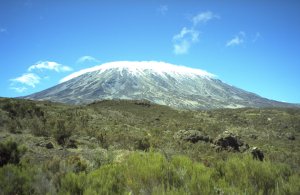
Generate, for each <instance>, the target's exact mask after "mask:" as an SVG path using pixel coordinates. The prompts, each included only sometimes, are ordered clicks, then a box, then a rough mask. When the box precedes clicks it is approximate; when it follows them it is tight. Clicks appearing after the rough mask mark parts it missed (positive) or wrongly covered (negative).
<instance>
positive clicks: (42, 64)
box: [28, 61, 72, 72]
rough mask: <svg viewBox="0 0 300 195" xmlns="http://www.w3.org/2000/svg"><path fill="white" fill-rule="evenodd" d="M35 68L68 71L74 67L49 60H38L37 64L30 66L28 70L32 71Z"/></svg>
mask: <svg viewBox="0 0 300 195" xmlns="http://www.w3.org/2000/svg"><path fill="white" fill-rule="evenodd" d="M34 69H38V70H42V69H47V70H54V71H56V72H67V71H71V70H72V68H71V67H69V66H64V65H61V64H58V63H56V62H49V61H40V62H37V63H36V64H35V65H32V66H30V67H29V68H28V71H32V70H34Z"/></svg>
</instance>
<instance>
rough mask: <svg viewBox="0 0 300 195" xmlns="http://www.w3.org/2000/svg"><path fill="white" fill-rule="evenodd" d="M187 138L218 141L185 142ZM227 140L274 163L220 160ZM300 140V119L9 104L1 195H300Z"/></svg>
mask: <svg viewBox="0 0 300 195" xmlns="http://www.w3.org/2000/svg"><path fill="white" fill-rule="evenodd" d="M180 130H184V131H182V132H188V131H189V130H192V131H190V132H195V131H199V132H201V133H199V134H197V135H205V136H206V135H207V136H209V139H206V141H205V140H201V139H200V140H199V141H195V142H190V141H186V140H184V139H178V138H177V137H176V135H177V133H178V132H179V131H180ZM194 130H195V131H194ZM226 130H228V131H230V132H233V133H234V134H236V135H239V137H240V138H241V140H242V141H243V142H245V143H247V144H249V145H250V147H253V146H256V147H258V148H260V149H261V150H262V151H263V152H264V155H265V160H264V161H263V162H261V161H258V160H255V159H253V158H252V157H251V156H250V155H251V154H250V152H249V151H246V152H244V153H242V152H238V151H231V152H230V151H228V150H220V151H219V152H217V151H216V148H215V147H213V141H214V139H216V137H218V135H220V134H222V133H223V132H224V131H226ZM299 139H300V110H299V109H282V108H281V109H267V108H266V109H253V108H243V109H236V110H231V109H220V110H207V111H179V110H173V109H170V108H168V107H165V106H159V105H154V104H149V103H148V104H147V106H145V105H144V104H140V103H139V102H135V101H102V102H96V103H93V104H89V105H86V106H70V105H64V104H56V103H50V102H34V101H29V100H17V99H3V98H2V99H1V98H0V149H1V150H2V151H6V153H5V154H9V155H2V153H1V160H3V159H5V158H4V157H5V156H6V157H8V159H10V160H8V161H7V160H5V163H3V166H2V167H1V168H0V177H1V179H0V194H47V193H49V194H57V193H58V194H68V193H69V194H124V193H125V194H126V193H127V194H128V193H132V194H143V193H144V194H199V193H201V194H222V193H224V194H299V192H300V186H299V183H300V176H299V174H300V153H299V151H300V142H299ZM9 140H10V141H9ZM8 143H10V144H8ZM12 143H14V144H12ZM50 143H51V144H50ZM49 144H50V145H52V147H47V145H49ZM70 144H73V145H76V147H71V146H70ZM21 145H22V147H20V146H21ZM23 145H24V146H26V148H27V150H26V152H25V153H24V152H23V151H24V150H23V149H22V148H23ZM3 148H4V149H3ZM7 151H10V152H7ZM3 154H4V153H3ZM15 154H18V155H15ZM21 154H24V155H21ZM10 155H11V156H10ZM15 157H16V158H15ZM14 159H15V160H14ZM16 159H18V160H16ZM3 162H4V161H3ZM11 184H14V185H18V188H13V187H12V186H11Z"/></svg>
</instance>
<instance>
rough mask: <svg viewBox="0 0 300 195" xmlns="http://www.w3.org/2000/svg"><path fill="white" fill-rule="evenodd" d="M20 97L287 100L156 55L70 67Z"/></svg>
mask: <svg viewBox="0 0 300 195" xmlns="http://www.w3.org/2000/svg"><path fill="white" fill-rule="evenodd" d="M24 98H26V99H34V100H50V101H55V102H62V103H71V104H81V103H91V102H93V101H96V100H104V99H133V100H140V99H146V100H149V101H151V102H154V103H157V104H162V105H168V106H171V107H174V108H184V109H209V108H240V107H290V106H292V104H287V103H282V102H277V101H273V100H268V99H266V98H262V97H260V96H258V95H256V94H253V93H250V92H247V91H244V90H242V89H239V88H236V87H234V86H231V85H228V84H225V83H223V82H222V81H220V80H219V79H217V78H216V77H215V76H214V75H213V74H211V73H208V72H206V71H203V70H199V69H192V68H188V67H184V66H177V65H173V64H169V63H165V62H155V61H143V62H130V61H118V62H110V63H105V64H102V65H99V66H95V67H92V68H88V69H84V70H81V71H79V72H75V73H73V74H71V75H69V76H67V77H65V78H63V79H62V80H61V83H60V84H58V85H56V86H54V87H51V88H49V89H46V90H44V91H41V92H38V93H35V94H32V95H29V96H26V97H24Z"/></svg>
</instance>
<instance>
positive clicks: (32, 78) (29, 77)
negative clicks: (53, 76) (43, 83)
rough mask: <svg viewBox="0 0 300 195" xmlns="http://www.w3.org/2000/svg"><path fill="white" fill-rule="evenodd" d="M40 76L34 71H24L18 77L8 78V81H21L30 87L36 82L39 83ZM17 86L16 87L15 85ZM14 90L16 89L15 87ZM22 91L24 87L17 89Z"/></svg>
mask: <svg viewBox="0 0 300 195" xmlns="http://www.w3.org/2000/svg"><path fill="white" fill-rule="evenodd" d="M40 80H41V78H40V77H39V76H38V75H36V74H34V73H25V74H23V75H22V76H20V77H17V78H14V79H10V81H11V82H12V83H13V84H14V83H21V84H24V85H27V86H30V87H33V88H34V87H35V85H36V84H39V83H40ZM15 88H17V87H15ZM15 90H16V89H15ZM22 90H23V91H24V90H25V89H22V88H19V91H22Z"/></svg>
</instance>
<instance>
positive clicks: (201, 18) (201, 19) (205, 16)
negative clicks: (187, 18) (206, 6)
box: [192, 11, 220, 26]
mask: <svg viewBox="0 0 300 195" xmlns="http://www.w3.org/2000/svg"><path fill="white" fill-rule="evenodd" d="M216 18H220V17H219V16H218V15H216V14H214V13H213V12H211V11H206V12H202V13H199V14H197V15H195V16H194V17H193V18H192V22H193V24H194V26H196V25H198V24H201V23H207V22H208V21H210V20H212V19H216Z"/></svg>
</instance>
